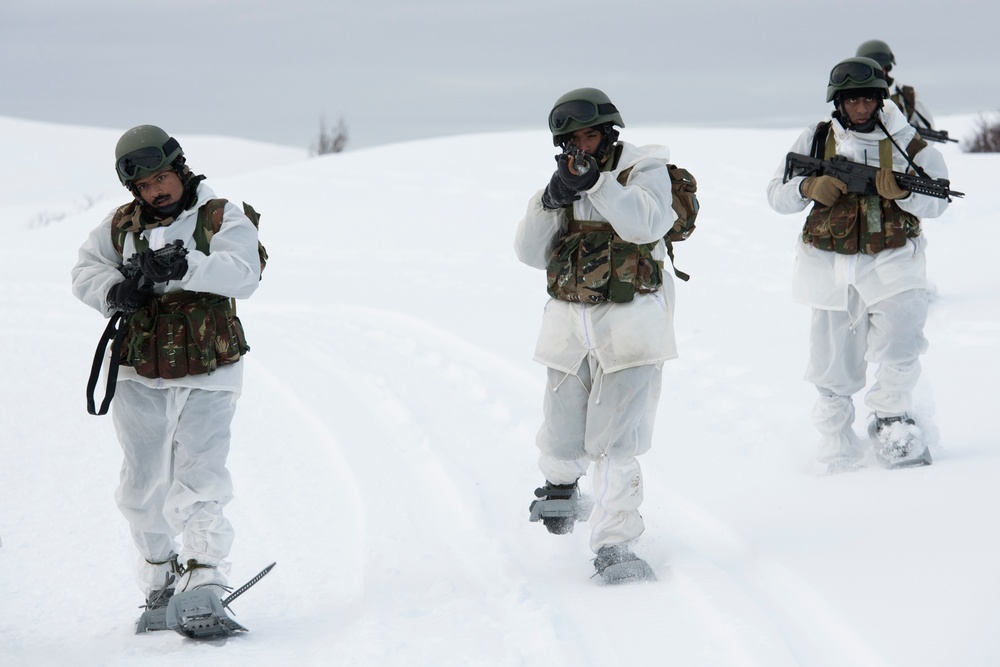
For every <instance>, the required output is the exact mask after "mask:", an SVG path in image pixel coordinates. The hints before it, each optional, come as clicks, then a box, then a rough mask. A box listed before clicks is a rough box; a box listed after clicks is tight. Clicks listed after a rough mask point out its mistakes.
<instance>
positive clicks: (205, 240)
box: [194, 199, 228, 255]
mask: <svg viewBox="0 0 1000 667" xmlns="http://www.w3.org/2000/svg"><path fill="white" fill-rule="evenodd" d="M227 202H228V200H226V199H209V200H208V201H207V202H205V203H204V204H202V205H201V207H200V208H199V209H198V224H196V225H195V226H194V244H195V247H196V248H197V249H198V250H199V251H201V252H203V253H205V254H206V255H207V254H208V248H209V244H210V243H211V242H212V237H213V236H215V234H216V233H217V232H218V231H219V230H220V229H222V216H223V213H224V210H225V208H226V203H227Z"/></svg>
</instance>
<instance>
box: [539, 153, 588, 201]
mask: <svg viewBox="0 0 1000 667" xmlns="http://www.w3.org/2000/svg"><path fill="white" fill-rule="evenodd" d="M555 157H556V171H555V173H553V174H552V178H551V179H550V180H549V184H548V185H546V186H545V192H543V193H542V206H543V207H545V208H547V209H550V210H552V209H557V208H562V207H563V206H567V205H569V204H571V203H573V202H575V201H576V200H577V199H579V198H580V192H581V191H582V190H589V189H590V188H592V187H594V183H596V182H597V178H598V176H599V173H598V170H597V160H595V159H594V158H593V157H591V156H589V155H587V156H586V159H587V164H588V166H589V167H590V169H589V170H588V171H587V173H585V174H574V173H573V172H571V171H570V170H569V156H568V155H566V154H565V153H564V154H562V155H557V156H555Z"/></svg>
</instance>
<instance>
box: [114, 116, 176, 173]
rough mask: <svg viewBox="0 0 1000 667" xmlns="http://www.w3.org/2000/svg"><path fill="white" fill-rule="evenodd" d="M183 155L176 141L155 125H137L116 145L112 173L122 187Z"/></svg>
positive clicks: (168, 164) (160, 169) (163, 167)
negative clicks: (113, 172)
mask: <svg viewBox="0 0 1000 667" xmlns="http://www.w3.org/2000/svg"><path fill="white" fill-rule="evenodd" d="M182 155H184V151H183V150H181V145H180V144H179V143H177V140H176V139H174V138H173V137H171V136H170V135H168V134H167V133H166V132H164V131H163V130H161V129H160V128H158V127H156V126H155V125H139V126H137V127H133V128H132V129H131V130H129V131H128V132H126V133H125V134H123V135H122V137H121V139H119V140H118V145H116V146H115V173H117V174H118V180H119V181H121V183H122V185H124V186H125V187H129V186H130V185H131V183H132V182H133V181H136V180H138V179H141V178H145V177H146V176H149V175H151V174H155V173H156V172H158V171H162V170H163V169H165V168H166V167H169V166H170V165H171V164H173V162H174V160H176V159H177V158H179V157H181V156H182Z"/></svg>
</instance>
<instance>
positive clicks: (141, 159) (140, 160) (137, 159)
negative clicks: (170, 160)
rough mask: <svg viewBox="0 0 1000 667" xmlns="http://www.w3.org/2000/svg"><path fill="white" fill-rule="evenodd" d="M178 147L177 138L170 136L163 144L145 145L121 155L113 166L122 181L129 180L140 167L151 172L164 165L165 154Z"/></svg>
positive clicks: (165, 161) (165, 160) (165, 162)
mask: <svg viewBox="0 0 1000 667" xmlns="http://www.w3.org/2000/svg"><path fill="white" fill-rule="evenodd" d="M179 148H180V144H179V143H177V140H176V139H174V138H173V137H170V139H168V140H167V142H166V143H165V144H163V146H147V147H144V148H139V149H136V150H134V151H132V152H131V153H128V154H126V155H123V156H122V157H121V159H119V160H118V162H117V163H116V164H115V166H116V168H117V169H118V174H119V175H120V176H121V178H122V180H123V181H131V180H132V179H134V178H135V177H136V175H137V174H138V173H139V170H140V169H143V170H145V171H147V172H150V173H151V172H155V171H158V170H159V169H161V168H163V167H164V166H166V164H167V156H168V155H170V154H171V153H173V152H174V151H176V150H178V149H179Z"/></svg>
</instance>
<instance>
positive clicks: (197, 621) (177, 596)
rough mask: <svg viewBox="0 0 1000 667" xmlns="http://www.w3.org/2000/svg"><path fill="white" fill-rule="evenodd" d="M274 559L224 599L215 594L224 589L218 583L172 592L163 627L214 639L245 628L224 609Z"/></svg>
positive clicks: (267, 568) (258, 576)
mask: <svg viewBox="0 0 1000 667" xmlns="http://www.w3.org/2000/svg"><path fill="white" fill-rule="evenodd" d="M274 566H275V563H271V564H270V565H268V566H267V567H265V568H264V569H263V570H261V571H260V572H258V573H257V575H256V576H255V577H254V578H253V579H251V580H250V581H248V582H247V583H245V584H243V585H242V586H240V587H239V588H237V589H236V590H235V591H233V593H232V594H231V595H229V597H227V598H226V599H224V600H223V599H220V598H219V591H220V590H228V589H226V588H224V587H222V586H219V585H218V584H207V585H203V586H200V587H198V588H195V589H193V590H190V591H184V592H182V593H174V594H173V596H171V597H170V601H169V602H168V603H167V607H166V614H165V616H166V619H165V623H166V626H167V629H169V630H173V631H175V632H177V633H178V634H181V635H184V636H185V637H190V638H191V639H216V638H222V637H229V636H231V635H234V634H236V633H237V632H247V631H248V630H247V629H246V628H245V627H243V626H242V625H240V624H239V623H237V622H236V621H234V620H233V619H232V618H230V616H229V614H228V613H226V609H228V608H229V603H231V602H232V601H233V600H235V599H236V598H238V597H239V596H241V595H243V593H245V592H246V591H247V590H248V589H249V588H250V587H251V586H253V585H254V584H256V583H257V582H258V581H260V580H261V579H263V578H264V575H266V574H267V573H268V572H270V571H271V568H273V567H274Z"/></svg>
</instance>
